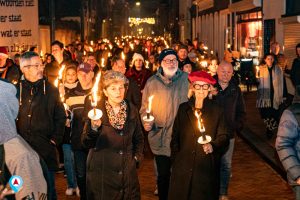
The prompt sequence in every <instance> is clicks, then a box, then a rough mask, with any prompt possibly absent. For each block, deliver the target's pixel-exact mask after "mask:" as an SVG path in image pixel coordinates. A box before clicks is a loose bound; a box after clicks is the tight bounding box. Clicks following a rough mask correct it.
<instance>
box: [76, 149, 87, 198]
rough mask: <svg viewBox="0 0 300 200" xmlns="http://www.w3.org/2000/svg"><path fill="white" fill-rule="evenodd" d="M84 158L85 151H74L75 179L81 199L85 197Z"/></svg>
mask: <svg viewBox="0 0 300 200" xmlns="http://www.w3.org/2000/svg"><path fill="white" fill-rule="evenodd" d="M86 160H87V152H85V151H80V150H75V151H74V161H75V171H76V179H77V185H78V187H79V190H80V199H81V200H85V199H86Z"/></svg>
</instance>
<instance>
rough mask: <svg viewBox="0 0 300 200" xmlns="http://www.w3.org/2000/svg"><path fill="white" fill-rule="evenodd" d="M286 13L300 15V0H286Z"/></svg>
mask: <svg viewBox="0 0 300 200" xmlns="http://www.w3.org/2000/svg"><path fill="white" fill-rule="evenodd" d="M286 15H287V16H289V15H300V3H299V0H286Z"/></svg>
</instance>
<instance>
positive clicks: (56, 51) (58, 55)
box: [51, 45, 64, 60]
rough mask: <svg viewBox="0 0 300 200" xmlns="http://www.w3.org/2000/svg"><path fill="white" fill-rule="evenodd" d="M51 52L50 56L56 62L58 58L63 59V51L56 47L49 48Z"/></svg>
mask: <svg viewBox="0 0 300 200" xmlns="http://www.w3.org/2000/svg"><path fill="white" fill-rule="evenodd" d="M51 51H52V55H53V56H54V58H55V59H56V60H58V59H60V58H62V57H63V52H64V50H63V49H61V48H60V47H59V46H58V45H53V46H51Z"/></svg>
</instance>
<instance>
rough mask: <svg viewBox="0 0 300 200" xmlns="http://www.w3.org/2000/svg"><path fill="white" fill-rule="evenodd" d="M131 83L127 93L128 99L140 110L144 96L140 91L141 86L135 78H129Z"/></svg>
mask: <svg viewBox="0 0 300 200" xmlns="http://www.w3.org/2000/svg"><path fill="white" fill-rule="evenodd" d="M128 80H129V85H128V90H127V93H126V99H127V100H128V101H129V102H130V103H132V104H133V105H134V106H135V107H136V108H137V109H138V110H140V108H141V105H142V97H141V93H140V88H139V86H138V84H137V82H136V81H135V80H134V79H133V78H128Z"/></svg>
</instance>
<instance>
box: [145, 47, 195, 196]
mask: <svg viewBox="0 0 300 200" xmlns="http://www.w3.org/2000/svg"><path fill="white" fill-rule="evenodd" d="M159 62H160V63H161V67H160V68H159V69H158V71H157V73H156V74H155V75H153V76H152V77H150V78H149V79H148V81H147V83H146V85H145V88H144V90H143V97H142V107H141V110H140V115H141V118H142V119H143V117H144V116H146V110H147V108H148V99H149V97H150V96H152V95H154V98H153V102H152V110H151V115H153V116H154V120H153V121H151V122H146V121H143V126H144V128H145V130H146V131H149V133H148V140H149V144H150V148H151V150H152V153H153V154H154V158H155V162H156V165H157V172H158V177H157V187H158V196H159V199H160V200H166V199H168V189H169V181H170V168H171V159H170V156H171V148H170V142H171V137H172V131H173V130H172V129H173V123H174V120H175V116H176V114H177V110H178V107H179V105H180V104H181V103H183V102H185V101H187V100H188V98H187V97H188V86H189V83H188V78H187V73H184V72H182V71H181V70H180V69H178V56H177V53H176V52H175V51H174V50H173V49H164V50H163V51H162V52H161V54H160V55H159Z"/></svg>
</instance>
